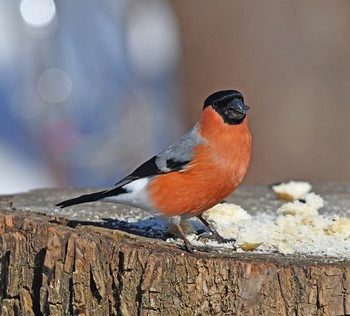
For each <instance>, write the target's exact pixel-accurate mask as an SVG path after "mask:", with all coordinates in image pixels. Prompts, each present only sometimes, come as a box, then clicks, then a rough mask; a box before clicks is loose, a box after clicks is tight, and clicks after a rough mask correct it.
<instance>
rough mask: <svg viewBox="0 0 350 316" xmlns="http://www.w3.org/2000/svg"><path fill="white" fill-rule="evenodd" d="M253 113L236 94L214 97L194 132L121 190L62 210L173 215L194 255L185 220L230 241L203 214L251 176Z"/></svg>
mask: <svg viewBox="0 0 350 316" xmlns="http://www.w3.org/2000/svg"><path fill="white" fill-rule="evenodd" d="M248 109H249V107H248V106H247V105H245V104H244V99H243V96H242V94H241V93H240V92H238V91H236V90H224V91H218V92H215V93H213V94H212V95H210V96H209V97H208V98H207V99H206V100H205V102H204V106H203V111H202V114H201V117H200V119H199V121H198V122H197V123H196V124H195V126H194V127H193V128H192V129H191V130H190V131H189V132H188V133H186V134H185V135H184V136H182V137H181V138H180V139H179V140H177V141H176V142H174V143H173V144H172V145H170V146H169V147H168V148H167V149H166V150H164V151H162V152H161V153H159V154H157V155H156V156H154V157H152V158H151V159H149V160H148V161H146V162H145V163H143V164H142V165H141V166H140V167H138V168H137V169H136V170H135V171H134V172H132V173H131V174H130V175H128V176H127V177H125V178H123V179H122V180H120V181H119V182H118V183H117V184H116V187H114V188H113V189H110V190H105V191H100V192H96V193H92V194H86V195H82V196H80V197H77V198H74V199H70V200H67V201H63V202H61V203H59V204H57V206H60V207H67V206H71V205H75V204H80V203H86V202H92V201H97V200H102V201H105V202H114V203H120V204H126V205H131V206H136V207H140V208H143V209H146V210H151V211H156V212H158V213H161V214H163V215H165V216H168V217H170V220H171V222H172V223H173V224H175V225H176V227H177V229H178V231H179V233H180V235H181V237H182V239H183V240H184V242H185V245H186V248H187V249H188V250H189V251H192V249H193V248H192V245H191V244H190V242H189V241H188V239H187V238H186V236H185V234H184V232H183V230H182V228H181V226H180V222H181V219H183V218H189V217H193V216H196V217H198V218H199V219H200V220H201V221H202V222H203V223H204V224H205V225H206V226H207V227H208V229H209V230H210V231H211V232H212V233H213V235H214V237H215V238H216V239H218V240H220V241H224V239H223V238H222V237H221V236H220V235H219V234H218V233H217V232H216V230H215V229H214V228H213V227H212V226H211V225H210V224H209V223H208V222H207V221H206V220H205V219H204V218H203V217H202V215H201V214H202V213H203V212H204V211H206V210H207V209H209V208H211V207H212V206H214V205H216V204H217V203H219V202H221V201H222V200H223V199H224V198H225V197H226V196H228V195H229V194H230V193H232V192H233V191H234V190H235V189H236V188H237V187H238V185H239V184H240V183H241V181H242V179H243V177H244V176H245V174H246V172H247V169H248V165H249V161H250V155H251V134H250V131H249V127H248V118H247V115H246V111H247V110H248Z"/></svg>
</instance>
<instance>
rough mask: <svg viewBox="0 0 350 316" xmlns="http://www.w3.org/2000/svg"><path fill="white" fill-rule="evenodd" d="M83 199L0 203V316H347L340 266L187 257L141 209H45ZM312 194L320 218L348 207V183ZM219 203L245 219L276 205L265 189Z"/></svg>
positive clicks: (349, 298) (42, 193)
mask: <svg viewBox="0 0 350 316" xmlns="http://www.w3.org/2000/svg"><path fill="white" fill-rule="evenodd" d="M87 192H90V191H89V190H61V189H44V190H35V191H31V192H29V193H25V194H18V195H13V196H3V197H0V257H1V261H0V299H1V305H0V312H1V315H191V316H192V315H350V262H348V261H338V260H333V259H332V258H329V257H328V258H324V257H311V256H310V257H308V256H296V255H294V256H283V255H280V254H261V253H260V254H259V253H249V252H247V253H237V252H235V251H233V250H231V249H218V248H212V249H208V251H207V252H201V251H196V252H195V253H193V254H190V253H187V252H186V251H185V250H184V248H183V247H182V246H181V244H173V243H169V242H165V241H164V240H165V239H166V238H167V232H166V230H165V229H163V228H164V227H165V226H164V224H162V223H163V222H162V220H161V219H149V218H148V217H149V216H150V213H148V212H145V211H141V210H139V209H136V208H129V207H126V206H122V205H113V204H108V203H92V204H85V205H78V206H75V207H72V208H68V209H64V210H60V209H58V208H56V207H54V205H55V204H56V203H58V202H60V201H62V200H63V199H66V198H70V197H74V196H77V195H79V194H83V193H87ZM314 192H316V193H319V194H321V195H322V196H323V198H324V199H325V201H326V203H327V209H328V211H329V210H330V209H331V210H332V211H334V213H338V214H340V213H341V212H342V211H343V210H344V209H349V208H350V186H348V185H335V184H328V185H316V186H315V188H314ZM228 201H232V202H234V203H236V204H239V205H241V206H242V207H243V208H244V209H246V210H249V212H252V211H254V210H259V211H268V210H276V209H277V208H278V207H279V206H280V205H281V204H282V203H283V202H281V201H278V200H277V199H276V198H275V197H274V195H273V193H272V192H271V191H270V190H269V188H268V187H267V186H245V187H242V188H240V189H239V190H237V191H236V192H235V193H234V195H232V196H231V197H230V198H229V199H228ZM155 223H156V224H157V225H155ZM158 224H159V225H158ZM162 225H163V226H162ZM154 227H158V228H154Z"/></svg>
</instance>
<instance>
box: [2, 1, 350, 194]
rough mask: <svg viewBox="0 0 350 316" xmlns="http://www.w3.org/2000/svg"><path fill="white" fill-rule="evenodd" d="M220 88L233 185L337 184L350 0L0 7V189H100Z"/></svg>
mask: <svg viewBox="0 0 350 316" xmlns="http://www.w3.org/2000/svg"><path fill="white" fill-rule="evenodd" d="M222 89H236V90H239V91H241V92H242V93H243V94H244V96H245V100H246V103H247V104H248V105H250V106H251V111H250V112H249V119H250V127H251V130H252V133H253V157H252V161H251V167H250V170H249V173H248V175H247V177H246V179H245V183H266V184H267V183H272V182H278V181H287V180H292V179H293V180H307V181H310V182H329V181H337V182H349V178H350V159H349V156H350V146H349V145H350V140H349V136H350V101H349V100H350V2H349V1H347V0H338V1H332V2H331V1H328V0H310V1H307V2H306V1H303V0H285V1H277V0H265V1H263V2H262V1H261V2H258V1H243V0H235V1H228V0H224V1H220V2H215V1H211V0H192V1H184V0H182V1H181V0H180V1H179V0H172V1H170V0H169V1H166V0H147V1H145V0H102V1H101V0H100V1H96V0H75V1H70V0H60V1H53V0H22V1H20V0H11V1H6V0H0V171H1V177H0V194H5V193H13V192H20V191H25V190H28V189H32V188H38V187H57V186H65V187H66V186H67V187H103V186H111V185H113V184H114V183H115V182H116V181H117V180H118V179H119V178H120V177H123V176H125V175H126V174H127V173H128V172H131V171H133V170H134V169H135V168H136V167H137V166H138V165H139V164H140V163H142V162H143V161H145V160H146V159H148V158H150V157H151V156H152V155H153V154H155V153H157V152H159V151H161V150H162V149H164V148H165V147H166V146H167V145H169V144H170V143H171V142H172V141H173V140H175V139H177V138H178V137H179V136H181V135H182V134H183V133H184V132H186V131H187V130H188V129H189V128H191V127H192V125H193V124H194V123H195V121H196V120H197V119H198V116H199V114H200V112H201V108H202V104H203V101H204V99H205V98H206V97H207V96H208V95H209V94H211V93H212V92H215V91H217V90H222Z"/></svg>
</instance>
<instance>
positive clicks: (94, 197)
mask: <svg viewBox="0 0 350 316" xmlns="http://www.w3.org/2000/svg"><path fill="white" fill-rule="evenodd" d="M107 192H108V191H101V192H96V193H91V194H85V195H82V196H79V197H77V198H74V199H70V200H66V201H63V202H61V203H58V204H56V206H59V207H61V208H64V207H67V206H71V205H75V204H81V203H87V202H94V201H98V200H101V199H103V198H104V197H106V196H108V194H106V193H107Z"/></svg>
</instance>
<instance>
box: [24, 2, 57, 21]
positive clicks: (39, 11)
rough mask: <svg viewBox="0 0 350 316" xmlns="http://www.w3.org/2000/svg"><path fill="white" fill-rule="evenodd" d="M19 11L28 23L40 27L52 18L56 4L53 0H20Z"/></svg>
mask: <svg viewBox="0 0 350 316" xmlns="http://www.w3.org/2000/svg"><path fill="white" fill-rule="evenodd" d="M20 12H21V15H22V18H23V20H24V21H25V22H26V23H27V24H28V25H30V26H33V27H38V28H40V27H45V26H47V25H48V24H50V23H51V22H52V21H53V20H54V18H55V15H56V6H55V3H54V2H53V0H22V1H21V4H20Z"/></svg>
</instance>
